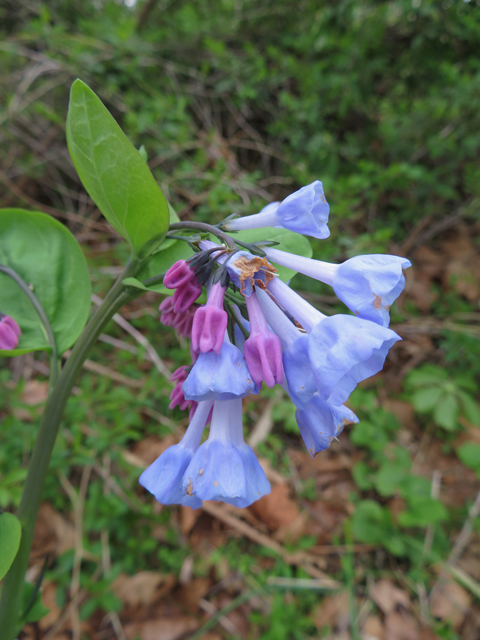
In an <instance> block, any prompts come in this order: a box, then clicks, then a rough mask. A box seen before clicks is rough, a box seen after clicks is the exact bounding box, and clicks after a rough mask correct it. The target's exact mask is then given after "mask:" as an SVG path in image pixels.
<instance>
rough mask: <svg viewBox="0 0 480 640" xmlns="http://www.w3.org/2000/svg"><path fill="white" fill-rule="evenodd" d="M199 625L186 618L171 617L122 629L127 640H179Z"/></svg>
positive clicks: (146, 621)
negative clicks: (137, 639) (136, 639)
mask: <svg viewBox="0 0 480 640" xmlns="http://www.w3.org/2000/svg"><path fill="white" fill-rule="evenodd" d="M198 626H199V624H198V622H197V621H196V620H194V619H193V618H187V617H186V616H173V617H171V618H157V619H155V620H145V621H144V622H136V623H133V624H127V625H125V627H124V631H125V635H126V636H127V640H135V638H137V637H140V638H142V640H179V638H181V637H182V636H183V635H184V634H186V633H188V632H191V631H192V632H193V631H195V630H196V629H197V628H198Z"/></svg>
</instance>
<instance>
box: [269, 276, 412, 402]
mask: <svg viewBox="0 0 480 640" xmlns="http://www.w3.org/2000/svg"><path fill="white" fill-rule="evenodd" d="M269 290H270V291H271V292H272V293H273V294H274V296H275V299H276V300H277V301H278V302H279V303H280V304H281V305H282V306H283V307H284V308H285V309H286V310H287V311H288V312H289V313H291V314H292V315H293V316H294V318H296V319H297V320H298V321H299V322H300V323H301V325H302V326H303V327H304V328H305V329H306V330H307V332H308V356H309V361H310V366H311V369H312V371H313V375H314V377H315V381H316V385H317V389H318V392H319V394H320V397H321V398H322V399H323V400H326V401H328V402H330V403H332V404H334V405H341V404H343V403H344V402H345V401H346V400H347V398H348V396H349V395H350V393H351V392H352V391H353V389H355V387H356V385H357V384H358V383H359V382H361V381H362V380H365V378H369V377H370V376H373V375H374V374H375V373H378V371H380V370H381V369H382V367H383V363H384V362H385V358H386V357H387V353H388V350H389V349H390V347H391V346H392V345H393V344H394V343H395V342H397V340H400V339H401V338H400V337H399V336H398V335H397V334H396V333H395V332H394V331H392V330H391V329H387V328H386V327H382V326H380V325H378V324H375V323H374V322H370V320H363V319H362V318H356V317H353V316H346V315H340V314H339V315H336V316H331V317H329V318H327V317H326V316H324V315H323V314H322V313H320V312H319V311H317V310H316V309H315V308H314V307H312V306H311V305H310V304H308V302H306V301H305V300H304V299H303V298H302V297H301V296H299V295H298V293H296V292H295V291H293V290H292V289H290V287H289V286H287V285H286V284H284V283H283V282H282V281H281V280H279V279H278V278H275V280H273V281H272V282H271V283H270V285H269ZM284 362H285V361H284ZM288 380H289V378H288V376H287V381H288Z"/></svg>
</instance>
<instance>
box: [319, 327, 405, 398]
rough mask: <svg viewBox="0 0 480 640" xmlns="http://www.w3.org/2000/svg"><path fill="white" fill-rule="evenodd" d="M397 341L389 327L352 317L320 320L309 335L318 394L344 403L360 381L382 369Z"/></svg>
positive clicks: (397, 337)
mask: <svg viewBox="0 0 480 640" xmlns="http://www.w3.org/2000/svg"><path fill="white" fill-rule="evenodd" d="M397 340H401V338H400V336H398V335H397V334H396V333H395V332H394V331H392V330H391V329H387V328H386V327H381V326H379V325H378V324H375V323H374V322H370V320H362V319H361V318H354V317H353V316H346V315H336V316H331V317H330V318H325V319H324V320H322V321H321V322H319V323H318V325H317V326H316V327H315V328H314V329H313V330H312V331H311V333H310V334H309V343H308V354H309V357H310V364H311V366H312V369H313V375H314V376H315V380H316V382H317V388H318V392H319V394H320V397H321V398H322V399H323V400H326V401H328V402H330V403H331V404H334V405H341V404H343V403H344V402H345V401H346V400H347V398H348V396H349V395H350V393H351V392H352V391H353V390H354V389H355V387H356V386H357V384H358V383H359V382H361V381H362V380H365V379H366V378H369V377H370V376H373V375H374V374H375V373H378V372H379V371H380V370H381V369H382V368H383V364H384V362H385V358H386V357H387V354H388V350H389V349H390V347H391V346H392V345H393V344H395V342H397Z"/></svg>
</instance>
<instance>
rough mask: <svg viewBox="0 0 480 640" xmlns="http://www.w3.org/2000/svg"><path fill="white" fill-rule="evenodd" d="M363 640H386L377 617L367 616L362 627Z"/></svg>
mask: <svg viewBox="0 0 480 640" xmlns="http://www.w3.org/2000/svg"><path fill="white" fill-rule="evenodd" d="M362 639H363V640H387V639H386V638H385V630H384V628H383V624H382V622H381V620H380V618H379V617H378V616H368V618H367V619H366V620H365V622H364V624H363V627H362Z"/></svg>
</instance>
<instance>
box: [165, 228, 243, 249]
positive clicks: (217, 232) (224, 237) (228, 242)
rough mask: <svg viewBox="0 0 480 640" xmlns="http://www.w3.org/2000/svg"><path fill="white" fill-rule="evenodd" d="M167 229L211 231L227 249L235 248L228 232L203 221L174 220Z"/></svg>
mask: <svg viewBox="0 0 480 640" xmlns="http://www.w3.org/2000/svg"><path fill="white" fill-rule="evenodd" d="M169 229H171V230H174V229H194V230H196V231H206V232H207V233H211V234H212V235H213V236H216V237H217V238H219V239H220V240H221V241H222V242H224V243H225V244H226V245H227V247H228V248H229V249H236V248H237V247H236V245H235V242H234V240H233V239H232V238H231V237H230V236H229V235H228V234H226V233H225V232H224V231H220V229H217V227H212V225H211V224H206V223H205V222H174V223H173V224H171V225H170V227H169ZM167 236H168V233H167Z"/></svg>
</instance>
